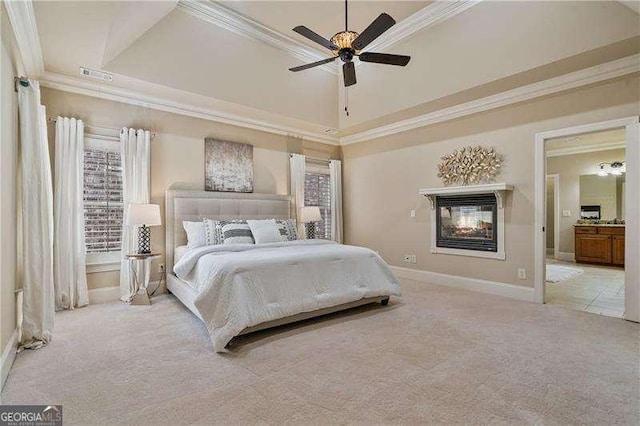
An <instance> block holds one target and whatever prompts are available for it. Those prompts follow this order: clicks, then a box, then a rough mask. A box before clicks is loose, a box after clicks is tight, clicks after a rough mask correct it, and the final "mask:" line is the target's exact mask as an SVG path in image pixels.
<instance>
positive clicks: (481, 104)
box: [340, 55, 640, 145]
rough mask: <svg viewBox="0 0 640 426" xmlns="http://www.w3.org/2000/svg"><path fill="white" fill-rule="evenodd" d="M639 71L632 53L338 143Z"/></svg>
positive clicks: (638, 57)
mask: <svg viewBox="0 0 640 426" xmlns="http://www.w3.org/2000/svg"><path fill="white" fill-rule="evenodd" d="M639 71H640V55H632V56H628V57H626V58H622V59H617V60H615V61H611V62H606V63H604V64H600V65H596V66H594V67H590V68H585V69H583V70H580V71H575V72H572V73H569V74H564V75H561V76H558V77H553V78H550V79H548V80H543V81H539V82H536V83H532V84H528V85H526V86H522V87H518V88H515V89H511V90H507V91H505V92H502V93H498V94H496V95H491V96H487V97H484V98H480V99H476V100H474V101H470V102H465V103H463V104H459V105H454V106H452V107H449V108H443V109H441V110H438V111H434V112H430V113H428V114H424V115H420V116H418V117H414V118H409V119H406V120H400V121H397V122H395V123H391V124H387V125H385V126H380V127H376V128H374V129H370V130H366V131H363V132H359V133H355V134H353V135H349V136H344V137H341V138H340V144H341V145H349V144H354V143H359V142H364V141H368V140H371V139H377V138H381V137H384V136H390V135H394V134H396V133H401V132H406V131H408V130H413V129H417V128H420V127H424V126H429V125H432V124H436V123H441V122H443V121H447V120H452V119H455V118H460V117H464V116H466V115H470V114H477V113H479V112H484V111H488V110H491V109H495V108H500V107H503V106H507V105H512V104H515V103H518V102H524V101H528V100H531V99H535V98H538V97H541V96H546V95H551V94H554V93H559V92H563V91H565V90H570V89H574V88H576V87H580V86H584V85H587V84H593V83H598V82H601V81H605V80H610V79H612V78H617V77H622V76H624V75H627V74H632V73H635V72H639Z"/></svg>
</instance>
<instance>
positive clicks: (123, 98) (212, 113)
mask: <svg viewBox="0 0 640 426" xmlns="http://www.w3.org/2000/svg"><path fill="white" fill-rule="evenodd" d="M40 84H41V85H42V86H43V87H49V88H52V89H56V90H62V91H65V92H69V93H76V94H80V95H85V96H92V97H95V98H100V99H107V100H110V101H116V102H122V103H126V104H129V105H136V106H140V107H144V108H152V109H155V110H158V111H165V112H170V113H173V114H180V115H185V116H188V117H194V118H200V119H203V120H210V121H215V122H219V123H225V124H230V125H233V126H239V127H245V128H249V129H254V130H260V131H263V132H269V133H275V134H279V135H286V136H298V137H301V138H304V139H307V140H310V141H316V142H322V143H326V144H330V145H339V139H338V138H337V137H333V136H329V135H324V134H321V133H315V132H310V131H307V130H302V129H296V128H293V127H288V126H281V125H278V124H274V123H270V122H266V121H262V120H255V119H251V118H247V117H242V116H239V115H236V114H231V113H227V112H224V111H220V110H216V109H213V108H206V107H199V106H194V105H190V104H185V103H182V102H178V101H175V100H172V99H167V98H159V97H155V96H150V95H146V94H143V93H140V92H135V91H132V90H129V89H123V88H119V87H114V86H110V85H106V84H102V83H99V82H94V81H88V80H81V79H78V78H74V77H68V76H64V75H61V74H56V73H51V72H48V71H47V72H45V73H44V75H43V77H42V79H41V81H40Z"/></svg>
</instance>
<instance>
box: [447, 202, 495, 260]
mask: <svg viewBox="0 0 640 426" xmlns="http://www.w3.org/2000/svg"><path fill="white" fill-rule="evenodd" d="M497 222H498V204H497V202H496V197H495V195H493V194H485V195H454V196H438V197H436V231H437V235H436V246H437V247H447V248H455V249H463V250H478V251H490V252H497V251H498V238H497V227H496V224H497Z"/></svg>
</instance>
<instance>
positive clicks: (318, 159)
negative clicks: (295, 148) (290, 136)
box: [289, 154, 333, 163]
mask: <svg viewBox="0 0 640 426" xmlns="http://www.w3.org/2000/svg"><path fill="white" fill-rule="evenodd" d="M292 156H293V154H289V157H292ZM304 159H305V160H308V161H312V162H315V163H329V162H330V161H331V160H333V159H332V158H329V159H325V158H316V157H309V156H306V155H305V156H304Z"/></svg>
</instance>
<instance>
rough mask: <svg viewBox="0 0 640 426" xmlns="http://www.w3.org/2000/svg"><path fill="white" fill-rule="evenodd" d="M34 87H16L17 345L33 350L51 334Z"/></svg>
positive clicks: (46, 208) (40, 114)
mask: <svg viewBox="0 0 640 426" xmlns="http://www.w3.org/2000/svg"><path fill="white" fill-rule="evenodd" d="M40 102H41V101H40V85H39V83H38V82H37V81H33V80H30V81H29V85H28V86H27V87H24V86H23V85H21V84H20V85H18V114H19V117H20V162H21V169H22V171H21V178H22V268H23V272H22V273H23V280H22V288H23V290H22V291H23V302H22V313H23V320H22V335H21V337H20V344H21V348H32V349H35V348H39V347H41V346H43V345H44V344H46V343H48V342H49V341H50V340H51V338H52V336H53V321H54V314H55V309H54V279H53V188H52V182H51V163H50V157H49V144H48V141H47V122H46V111H45V107H44V106H42V105H41V104H40Z"/></svg>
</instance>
